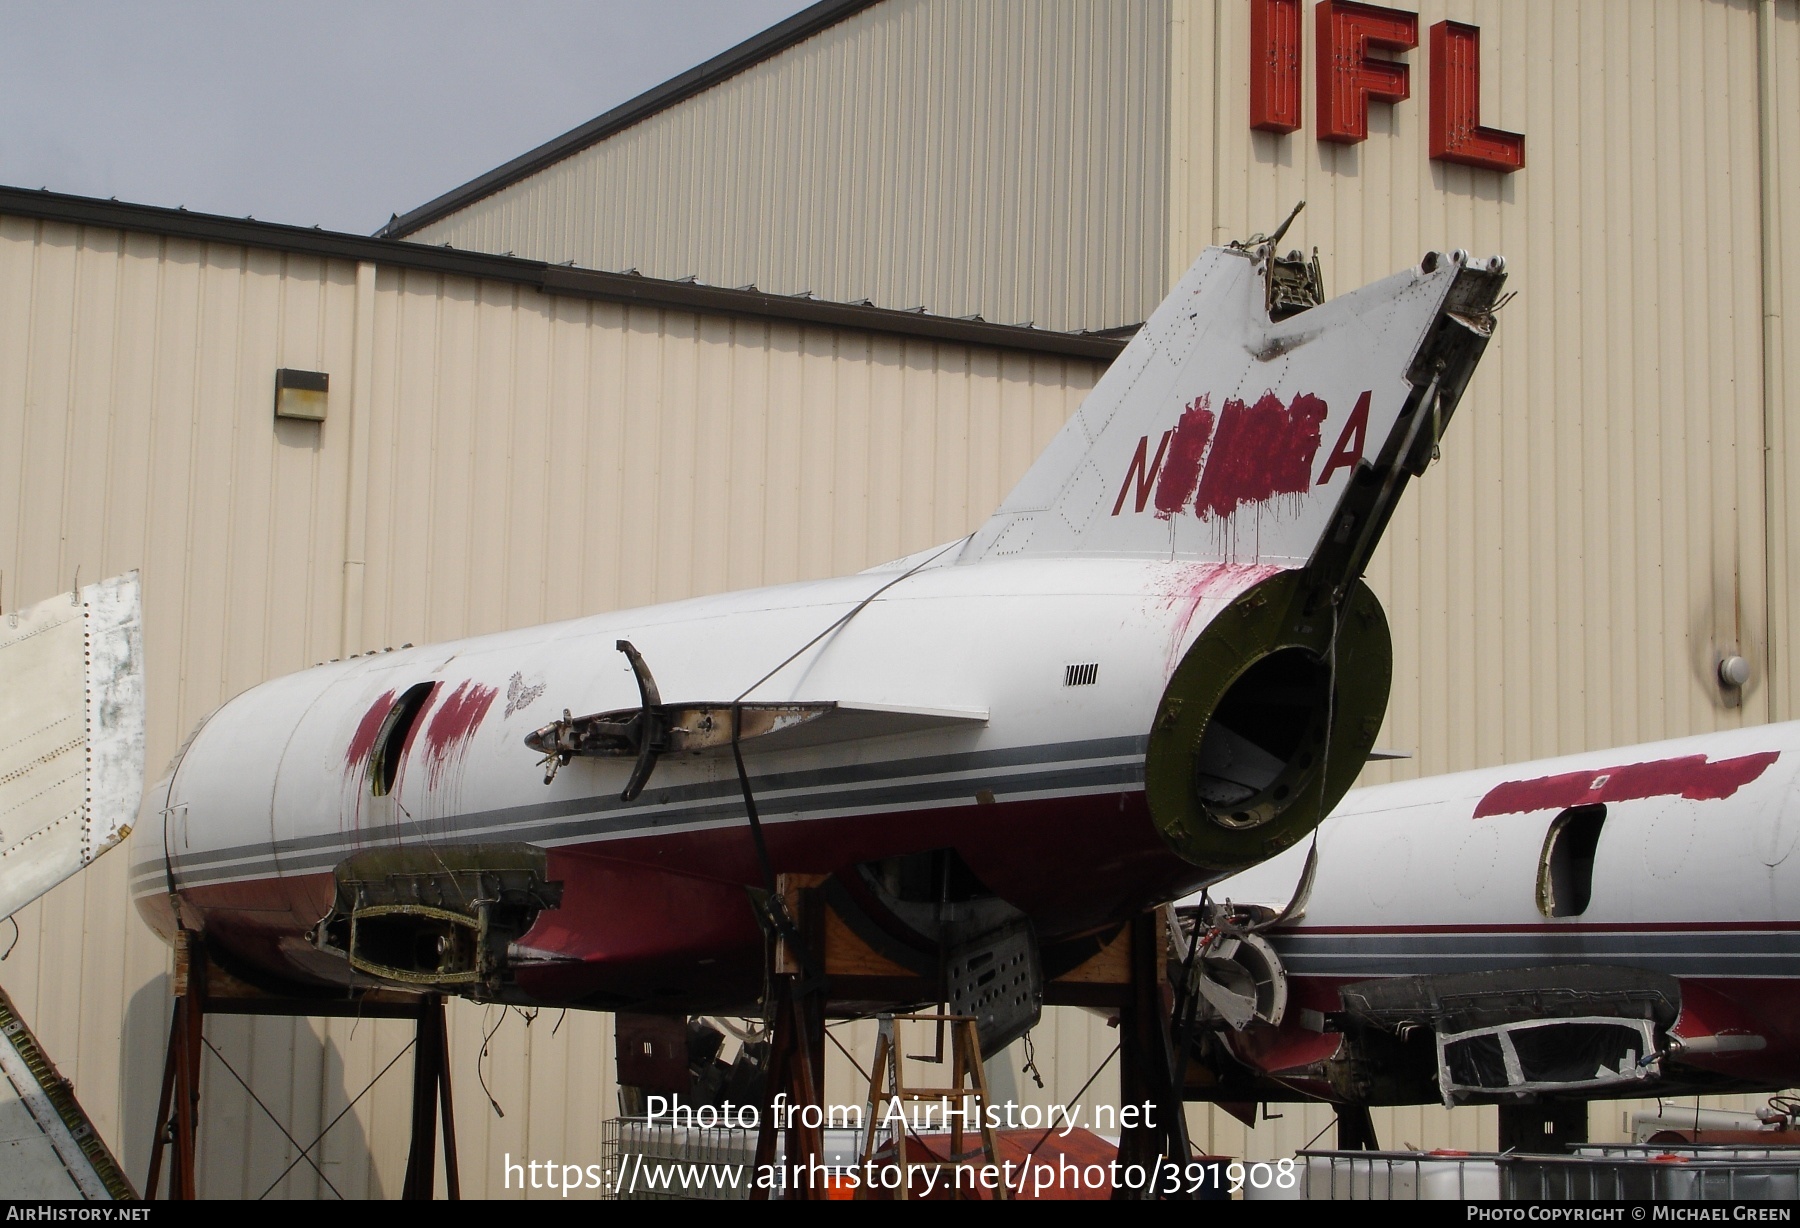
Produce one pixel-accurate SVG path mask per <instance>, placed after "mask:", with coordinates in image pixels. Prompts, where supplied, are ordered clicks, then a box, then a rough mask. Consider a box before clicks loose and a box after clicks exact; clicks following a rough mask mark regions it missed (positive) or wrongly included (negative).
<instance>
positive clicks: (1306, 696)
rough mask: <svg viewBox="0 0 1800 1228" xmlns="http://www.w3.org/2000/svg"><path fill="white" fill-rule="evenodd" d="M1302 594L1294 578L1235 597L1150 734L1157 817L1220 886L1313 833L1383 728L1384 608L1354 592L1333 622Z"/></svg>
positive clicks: (1389, 663) (1188, 663) (1148, 757)
mask: <svg viewBox="0 0 1800 1228" xmlns="http://www.w3.org/2000/svg"><path fill="white" fill-rule="evenodd" d="M1308 597H1309V590H1308V589H1307V587H1306V585H1305V578H1304V577H1303V576H1302V575H1301V574H1300V573H1297V572H1282V573H1280V574H1279V575H1276V576H1272V577H1270V578H1269V579H1267V580H1265V581H1263V582H1262V583H1260V584H1258V585H1256V586H1254V587H1253V588H1250V589H1248V590H1246V591H1245V592H1243V593H1241V594H1239V595H1238V597H1237V598H1236V599H1235V600H1233V601H1232V602H1231V604H1229V605H1227V606H1226V607H1225V608H1224V609H1223V610H1221V611H1220V612H1219V613H1218V614H1217V615H1216V616H1215V617H1214V618H1213V619H1212V621H1211V622H1209V623H1208V624H1207V625H1206V627H1205V628H1204V629H1203V630H1202V631H1201V632H1200V634H1199V636H1198V637H1197V638H1196V639H1195V640H1194V642H1193V644H1192V645H1191V646H1190V647H1189V648H1188V650H1187V653H1186V654H1185V655H1184V656H1183V657H1182V659H1181V663H1180V664H1179V665H1177V666H1176V667H1175V671H1174V673H1173V674H1172V675H1171V676H1170V678H1169V684H1168V686H1167V688H1166V689H1165V690H1164V692H1163V696H1162V701H1161V702H1160V703H1159V704H1158V705H1157V710H1156V716H1155V718H1154V719H1153V721H1152V723H1151V728H1150V737H1149V743H1148V746H1147V748H1146V751H1145V756H1144V786H1145V792H1146V794H1147V796H1148V800H1149V803H1150V815H1151V818H1152V820H1153V821H1154V822H1155V824H1156V826H1157V829H1158V831H1159V832H1161V834H1162V836H1163V839H1164V840H1166V841H1167V842H1168V843H1169V846H1170V847H1171V848H1173V849H1174V850H1175V851H1176V852H1177V853H1179V854H1180V855H1181V856H1182V857H1183V858H1185V859H1186V860H1188V861H1190V862H1192V863H1193V864H1195V865H1197V866H1201V867H1204V868H1206V869H1207V870H1209V871H1212V872H1213V873H1214V874H1215V875H1216V877H1224V876H1225V875H1226V874H1229V873H1232V872H1234V871H1235V870H1239V869H1243V868H1244V867H1247V866H1251V865H1254V864H1256V863H1257V862H1259V861H1261V860H1263V859H1264V858H1267V857H1270V856H1273V855H1274V854H1276V853H1278V852H1280V851H1281V850H1282V849H1284V848H1287V847H1288V846H1289V845H1291V844H1293V843H1294V842H1295V841H1297V840H1299V839H1300V838H1301V837H1303V836H1305V835H1306V834H1307V833H1308V832H1310V831H1311V830H1312V829H1313V828H1314V827H1316V826H1317V825H1318V823H1319V821H1320V820H1321V819H1323V818H1324V817H1325V815H1326V814H1327V813H1329V812H1330V810H1331V808H1332V807H1333V806H1335V805H1337V803H1338V801H1339V799H1341V798H1342V797H1343V795H1344V794H1345V793H1346V792H1347V791H1348V790H1349V788H1350V786H1351V784H1352V783H1353V782H1354V781H1355V779H1356V777H1357V774H1358V773H1360V772H1361V771H1362V766H1363V763H1364V762H1365V761H1366V760H1367V758H1368V753H1369V749H1370V748H1371V747H1372V746H1374V744H1375V737H1376V734H1377V733H1378V732H1379V731H1380V729H1381V719H1382V716H1383V715H1384V714H1385V712H1386V710H1387V697H1388V686H1389V683H1390V681H1391V679H1392V675H1393V646H1392V643H1391V641H1390V639H1389V637H1388V626H1387V618H1386V616H1385V615H1383V613H1382V610H1381V604H1380V602H1378V601H1377V600H1376V599H1375V595H1374V594H1373V593H1371V592H1370V591H1369V590H1368V588H1367V587H1366V586H1365V585H1363V584H1362V583H1360V582H1358V583H1355V584H1352V585H1351V586H1350V587H1349V589H1348V590H1347V591H1346V592H1345V594H1344V596H1343V599H1342V603H1341V605H1340V607H1339V608H1338V609H1337V610H1336V611H1335V612H1334V611H1333V610H1331V609H1330V608H1329V607H1327V606H1321V605H1320V604H1319V603H1318V602H1317V601H1316V600H1314V601H1310V602H1309V600H1308ZM1309 605H1311V606H1312V607H1313V608H1311V609H1309V608H1308V606H1309ZM1215 881H1216V880H1215Z"/></svg>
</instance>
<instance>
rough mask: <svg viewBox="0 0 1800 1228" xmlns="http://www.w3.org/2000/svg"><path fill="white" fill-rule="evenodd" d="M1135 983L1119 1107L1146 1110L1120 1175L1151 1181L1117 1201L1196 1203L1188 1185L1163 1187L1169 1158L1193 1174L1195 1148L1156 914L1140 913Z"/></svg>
mask: <svg viewBox="0 0 1800 1228" xmlns="http://www.w3.org/2000/svg"><path fill="white" fill-rule="evenodd" d="M1129 928H1130V934H1131V951H1130V955H1129V959H1130V985H1129V992H1128V993H1127V995H1126V998H1125V1002H1124V1004H1123V1005H1122V1006H1121V1007H1120V1009H1119V1107H1120V1110H1121V1111H1122V1112H1123V1111H1126V1110H1128V1109H1129V1108H1131V1107H1134V1106H1135V1107H1136V1109H1137V1110H1138V1112H1137V1114H1136V1115H1135V1116H1134V1118H1133V1120H1132V1121H1131V1124H1129V1125H1127V1126H1125V1128H1124V1129H1123V1130H1122V1131H1121V1132H1120V1135H1119V1172H1120V1174H1121V1175H1123V1174H1124V1173H1126V1172H1128V1171H1130V1170H1132V1169H1133V1168H1134V1167H1135V1168H1136V1169H1137V1171H1139V1172H1142V1173H1143V1174H1144V1175H1145V1184H1144V1185H1142V1186H1140V1187H1138V1188H1135V1189H1134V1188H1130V1187H1128V1186H1126V1185H1125V1183H1124V1182H1123V1181H1121V1182H1120V1183H1119V1184H1116V1185H1114V1186H1113V1193H1112V1196H1113V1198H1115V1199H1121V1200H1123V1199H1150V1198H1156V1197H1159V1196H1161V1197H1167V1198H1171V1199H1188V1198H1191V1197H1192V1195H1191V1194H1188V1193H1187V1192H1186V1191H1185V1186H1184V1184H1183V1183H1181V1182H1176V1183H1174V1184H1175V1185H1176V1187H1177V1188H1176V1190H1175V1191H1174V1192H1164V1191H1161V1190H1159V1188H1158V1187H1157V1185H1156V1183H1155V1174H1156V1172H1157V1168H1158V1166H1159V1165H1160V1164H1161V1163H1162V1162H1164V1161H1168V1162H1169V1163H1172V1164H1174V1165H1176V1166H1177V1169H1178V1171H1180V1170H1185V1168H1186V1166H1187V1163H1188V1161H1189V1160H1190V1159H1191V1158H1192V1156H1193V1151H1192V1148H1191V1147H1190V1145H1189V1143H1188V1132H1187V1114H1186V1112H1185V1110H1184V1109H1183V1106H1182V1099H1181V1088H1180V1086H1179V1084H1178V1083H1177V1082H1176V1073H1175V1046H1174V1043H1173V1041H1172V1039H1171V1038H1170V1035H1169V1007H1168V1004H1167V1003H1166V1002H1165V1000H1164V995H1163V986H1164V982H1165V979H1166V976H1167V973H1166V963H1167V960H1166V956H1165V952H1164V946H1163V929H1162V926H1161V925H1160V917H1159V916H1158V914H1157V913H1155V912H1145V913H1139V914H1138V915H1137V916H1136V917H1134V918H1132V921H1131V925H1130V927H1129Z"/></svg>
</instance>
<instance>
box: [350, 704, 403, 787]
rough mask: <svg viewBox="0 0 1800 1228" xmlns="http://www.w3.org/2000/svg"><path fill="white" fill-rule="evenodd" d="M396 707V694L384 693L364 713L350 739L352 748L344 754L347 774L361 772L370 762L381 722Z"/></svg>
mask: <svg viewBox="0 0 1800 1228" xmlns="http://www.w3.org/2000/svg"><path fill="white" fill-rule="evenodd" d="M393 707H394V692H392V691H384V692H382V695H381V698H380V699H378V700H376V701H375V703H374V704H373V706H371V707H370V708H369V710H368V711H367V712H365V713H363V718H362V720H360V721H358V722H357V725H356V732H355V733H354V734H352V735H351V737H350V747H349V749H347V750H346V751H345V752H344V768H345V771H346V772H360V771H362V768H363V765H364V764H366V763H367V762H368V761H369V752H370V751H372V750H374V749H375V735H377V734H379V733H380V732H381V722H382V721H384V720H386V719H387V714H388V713H389V712H391V711H392V710H393Z"/></svg>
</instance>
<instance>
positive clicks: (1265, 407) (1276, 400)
mask: <svg viewBox="0 0 1800 1228" xmlns="http://www.w3.org/2000/svg"><path fill="white" fill-rule="evenodd" d="M1324 421H1325V402H1324V401H1322V400H1320V399H1319V398H1318V397H1316V396H1313V395H1311V394H1310V393H1305V392H1303V393H1301V394H1300V395H1299V396H1296V397H1295V398H1294V400H1293V403H1292V404H1290V405H1286V406H1284V405H1282V403H1281V398H1280V397H1277V396H1276V395H1275V394H1274V393H1273V392H1265V393H1264V394H1263V395H1262V396H1261V398H1259V399H1258V400H1257V402H1256V404H1254V405H1245V404H1244V403H1243V402H1242V401H1235V400H1234V401H1227V402H1225V408H1224V409H1222V410H1220V411H1219V434H1218V438H1217V439H1216V440H1214V442H1213V449H1212V455H1210V456H1208V457H1207V458H1206V472H1205V473H1204V474H1202V475H1201V478H1200V487H1199V490H1198V491H1197V492H1196V493H1195V495H1194V511H1195V512H1196V513H1198V514H1199V516H1200V518H1201V519H1202V520H1206V519H1209V518H1211V517H1214V516H1218V517H1225V516H1229V515H1231V514H1232V513H1233V512H1235V511H1236V510H1237V509H1238V508H1239V507H1242V506H1243V505H1244V504H1246V503H1264V502H1267V501H1268V500H1270V499H1272V498H1274V497H1275V496H1276V495H1303V494H1305V493H1306V492H1307V490H1308V489H1310V488H1311V486H1312V462H1313V457H1315V456H1317V455H1318V453H1319V426H1320V424H1322V423H1323V422H1324ZM1160 493H1161V492H1160V491H1159V492H1158V494H1159V495H1160Z"/></svg>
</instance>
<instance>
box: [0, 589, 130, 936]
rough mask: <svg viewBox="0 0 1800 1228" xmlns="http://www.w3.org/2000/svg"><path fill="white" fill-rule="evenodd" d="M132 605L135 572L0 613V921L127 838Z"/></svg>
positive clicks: (128, 828)
mask: <svg viewBox="0 0 1800 1228" xmlns="http://www.w3.org/2000/svg"><path fill="white" fill-rule="evenodd" d="M141 608H142V607H141V602H140V599H139V589H138V576H137V573H136V572H135V571H134V572H129V573H127V574H126V575H123V576H118V577H115V578H114V579H111V580H103V581H101V582H100V583H98V584H90V585H88V586H87V587H85V588H82V589H78V590H76V591H74V592H70V593H62V594H59V595H57V596H55V597H52V598H50V599H49V600H47V601H40V602H38V603H37V604H36V605H34V606H30V607H28V608H26V609H23V610H17V611H14V612H13V613H11V614H7V615H4V616H0V916H7V915H10V914H12V913H14V912H16V911H18V910H19V909H20V908H22V907H24V906H25V905H26V904H29V903H30V902H31V901H33V900H35V899H37V897H39V896H40V895H43V894H44V893H45V892H46V891H48V890H50V888H52V887H54V886H56V884H58V883H60V882H62V880H63V879H65V878H68V877H69V876H70V875H72V874H74V873H75V872H76V871H77V870H80V869H81V868H82V867H83V866H85V865H87V864H88V862H90V861H92V860H93V859H94V858H96V857H98V856H99V855H100V854H102V853H104V852H105V851H106V850H107V849H109V848H111V847H113V845H115V844H117V843H119V842H120V841H121V840H123V839H124V838H125V837H126V836H127V835H129V834H130V833H131V826H130V820H131V816H132V815H133V814H135V813H136V811H137V804H138V798H139V796H140V795H141V794H142V793H143V789H144V673H143V662H144V646H143V629H142V623H141Z"/></svg>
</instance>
